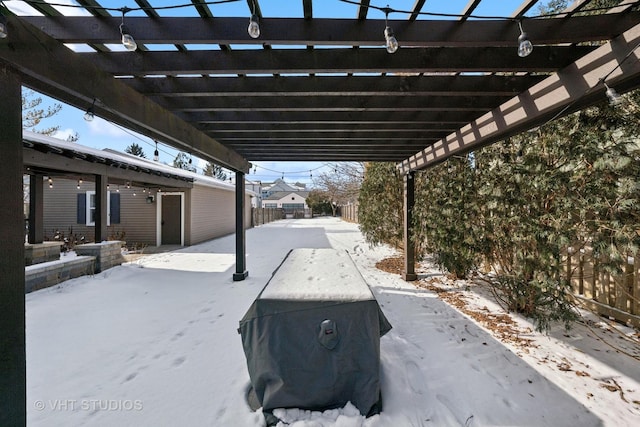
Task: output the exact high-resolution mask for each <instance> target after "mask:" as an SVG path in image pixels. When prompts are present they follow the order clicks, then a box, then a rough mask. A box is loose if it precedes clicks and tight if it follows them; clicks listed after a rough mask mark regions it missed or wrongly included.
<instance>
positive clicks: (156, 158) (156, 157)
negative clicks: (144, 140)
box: [153, 141, 160, 162]
mask: <svg viewBox="0 0 640 427" xmlns="http://www.w3.org/2000/svg"><path fill="white" fill-rule="evenodd" d="M153 142H155V143H156V149H155V151H154V152H153V161H155V162H157V161H159V160H160V153H159V152H158V141H153Z"/></svg>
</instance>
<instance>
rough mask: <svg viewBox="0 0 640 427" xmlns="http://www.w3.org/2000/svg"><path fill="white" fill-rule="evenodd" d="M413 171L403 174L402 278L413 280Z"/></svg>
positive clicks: (414, 258)
mask: <svg viewBox="0 0 640 427" xmlns="http://www.w3.org/2000/svg"><path fill="white" fill-rule="evenodd" d="M414 181H415V172H409V173H407V174H406V175H405V176H404V273H403V274H402V278H403V279H404V280H406V281H408V282H409V281H413V280H416V279H417V278H418V275H417V274H416V272H415V263H416V255H415V243H414V242H413V233H412V232H411V225H412V223H413V205H414V204H415V184H414Z"/></svg>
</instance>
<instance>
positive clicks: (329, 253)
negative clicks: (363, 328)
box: [260, 248, 373, 301]
mask: <svg viewBox="0 0 640 427" xmlns="http://www.w3.org/2000/svg"><path fill="white" fill-rule="evenodd" d="M260 298H261V299H278V300H315V301H322V300H329V301H363V300H371V299H373V295H372V294H371V290H370V289H369V287H368V286H367V284H366V282H365V281H364V279H363V278H362V276H361V275H360V273H359V272H358V269H357V268H356V266H355V265H354V263H353V261H351V258H350V257H349V254H348V253H347V252H346V251H339V250H335V249H306V248H299V249H294V250H292V251H291V252H290V253H289V254H288V255H287V258H286V260H285V261H284V262H283V263H282V265H281V266H280V267H279V268H278V271H276V273H275V274H274V275H273V279H272V280H271V281H270V282H269V285H268V286H267V287H266V288H265V289H264V291H263V292H262V295H261V296H260Z"/></svg>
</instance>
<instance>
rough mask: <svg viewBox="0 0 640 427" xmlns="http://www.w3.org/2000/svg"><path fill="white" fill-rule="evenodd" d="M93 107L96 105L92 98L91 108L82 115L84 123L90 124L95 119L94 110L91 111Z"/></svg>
mask: <svg viewBox="0 0 640 427" xmlns="http://www.w3.org/2000/svg"><path fill="white" fill-rule="evenodd" d="M95 105H96V99H95V98H93V102H92V103H91V106H90V107H89V108H87V112H86V113H84V120H85V121H87V122H91V121H93V119H94V118H95V117H96V114H95V112H94V109H93V107H94V106H95Z"/></svg>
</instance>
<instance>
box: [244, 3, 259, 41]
mask: <svg viewBox="0 0 640 427" xmlns="http://www.w3.org/2000/svg"><path fill="white" fill-rule="evenodd" d="M247 32H248V33H249V36H250V37H251V38H252V39H257V38H258V37H260V25H259V24H258V15H256V4H255V3H254V4H253V13H252V14H251V18H249V27H248V28H247Z"/></svg>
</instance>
